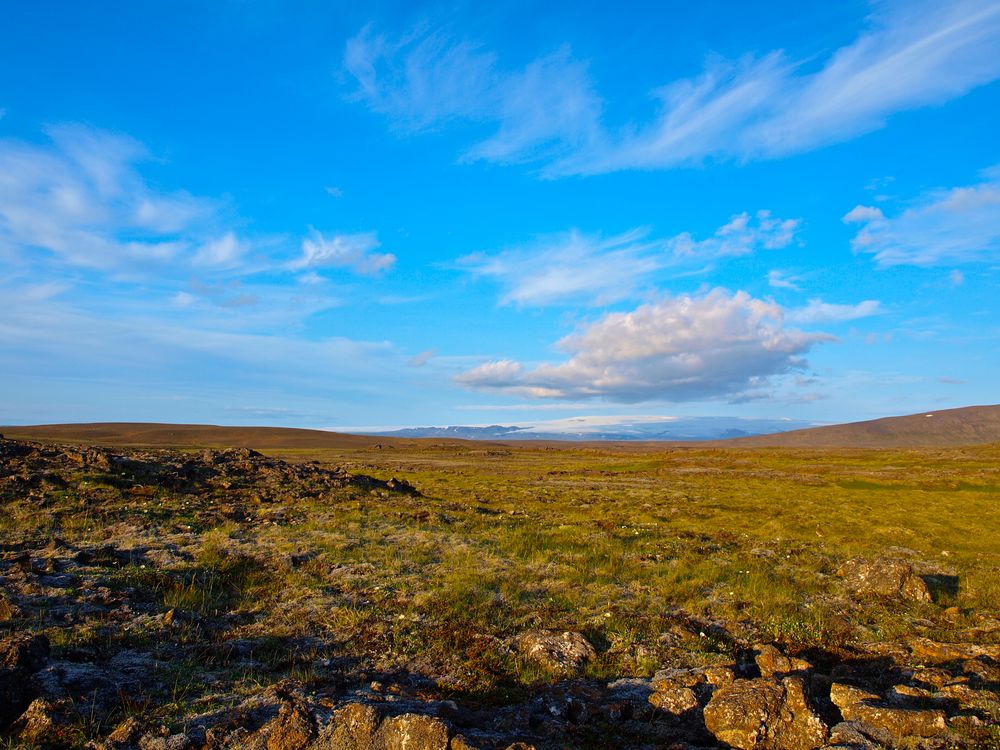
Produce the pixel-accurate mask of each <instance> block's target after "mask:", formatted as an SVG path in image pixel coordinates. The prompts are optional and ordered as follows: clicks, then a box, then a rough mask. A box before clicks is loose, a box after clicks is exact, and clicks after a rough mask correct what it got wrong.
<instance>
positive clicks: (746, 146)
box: [344, 0, 1000, 176]
mask: <svg viewBox="0 0 1000 750" xmlns="http://www.w3.org/2000/svg"><path fill="white" fill-rule="evenodd" d="M998 42H1000V6H998V5H997V4H996V3H994V2H991V1H990V0H956V1H955V2H947V3H943V2H936V1H935V0H924V1H923V2H916V3H914V2H900V1H897V2H880V3H878V4H877V5H876V6H875V9H874V12H872V13H871V14H870V16H869V18H868V19H867V24H866V27H865V29H864V30H863V31H862V33H861V34H860V35H859V36H858V37H857V38H856V39H854V40H853V41H852V42H850V43H849V44H847V45H845V46H843V47H840V48H839V49H837V50H835V51H834V52H833V53H832V54H830V55H829V56H828V57H826V58H825V59H823V60H821V61H820V63H819V65H816V64H815V63H814V61H812V60H801V61H800V60H795V59H791V58H789V57H788V56H787V55H786V54H785V53H784V52H783V51H780V50H775V51H771V52H768V53H765V54H762V55H759V56H755V55H747V56H745V57H744V58H742V59H738V60H724V59H721V58H718V57H711V58H710V59H709V60H708V62H707V63H706V65H705V67H704V69H703V70H702V72H701V73H700V74H698V75H696V76H694V77H692V78H688V79H681V80H675V81H672V82H668V83H666V84H665V85H663V86H661V87H659V88H657V89H655V90H654V91H653V92H652V97H653V100H654V102H655V103H656V111H655V112H654V113H652V115H651V116H649V117H648V118H647V122H646V123H645V124H644V125H639V126H634V125H631V124H630V125H629V126H627V127H623V128H619V129H615V128H609V127H607V126H606V125H605V124H604V122H603V121H604V119H605V116H604V112H605V106H604V103H603V101H602V100H601V99H600V97H599V96H598V95H597V94H596V93H595V87H594V85H593V83H592V82H591V80H590V78H589V76H588V73H587V66H586V63H585V62H582V61H578V60H575V59H573V57H572V56H571V54H570V52H569V51H568V49H561V50H559V51H557V52H556V53H554V54H552V55H549V56H545V57H541V58H538V59H537V60H535V61H534V62H532V63H529V64H528V65H527V66H526V67H524V68H521V69H513V70H512V69H508V68H504V67H503V66H502V65H501V63H500V61H499V59H498V56H497V55H496V54H495V53H493V52H492V51H490V50H488V49H485V48H484V47H483V46H482V45H480V44H477V43H475V42H473V41H470V40H468V39H463V38H460V37H457V36H456V35H454V34H453V33H452V32H451V31H450V30H448V29H446V28H438V29H431V28H428V27H426V26H425V27H422V28H418V29H416V30H414V31H411V32H409V33H407V34H404V35H401V36H399V37H398V38H390V37H388V36H386V35H381V34H376V33H375V32H374V31H373V30H372V28H371V27H366V28H365V29H362V31H361V32H360V33H359V34H358V35H357V36H355V37H354V38H353V39H351V40H350V41H349V42H348V43H347V46H346V49H345V54H344V66H345V69H346V70H347V71H348V73H349V74H350V75H351V76H353V78H354V80H355V82H356V84H357V89H356V98H358V99H360V100H362V101H364V102H365V103H366V104H367V105H368V106H369V107H370V108H372V109H373V110H375V111H377V112H380V113H383V114H385V115H387V116H389V117H390V118H391V119H392V121H393V122H394V123H395V124H396V125H397V126H398V127H401V128H403V129H406V130H409V131H419V130H432V129H435V128H441V127H444V126H446V125H448V124H451V123H454V122H455V121H464V122H473V123H480V124H487V125H489V126H492V127H493V128H495V130H496V132H495V135H494V136H493V137H491V138H490V139H489V140H487V141H485V142H481V143H477V144H474V145H473V146H471V147H470V148H469V149H468V151H467V153H466V156H469V157H472V158H484V159H490V160H494V161H500V162H516V161H537V162H541V163H543V165H544V170H545V172H546V173H547V174H548V175H550V176H559V175H566V174H593V173H600V172H611V171H617V170H623V169H660V168H671V167H676V166H680V165H687V164H697V163H700V162H702V161H704V160H705V159H708V158H715V159H736V160H741V161H745V160H751V159H768V158H776V157H781V156H784V155H787V154H793V153H798V152H803V151H808V150H811V149H815V148H818V147H821V146H824V145H827V144H830V143H835V142H838V141H843V140H846V139H849V138H852V137H855V136H858V135H861V134H863V133H867V132H870V131H872V130H876V129H878V128H881V127H883V126H884V125H885V123H886V121H887V120H888V118H889V117H890V116H892V115H893V114H894V113H897V112H902V111H906V110H911V109H915V108H919V107H925V106H929V105H935V104H940V103H942V102H945V101H948V100H950V99H953V98H955V97H958V96H961V95H963V94H965V93H966V92H968V91H969V90H971V89H973V88H975V87H976V86H980V85H982V84H985V83H988V82H990V81H993V80H995V79H996V78H997V77H1000V57H998V56H997V55H996V54H994V51H995V49H996V45H997V44H998Z"/></svg>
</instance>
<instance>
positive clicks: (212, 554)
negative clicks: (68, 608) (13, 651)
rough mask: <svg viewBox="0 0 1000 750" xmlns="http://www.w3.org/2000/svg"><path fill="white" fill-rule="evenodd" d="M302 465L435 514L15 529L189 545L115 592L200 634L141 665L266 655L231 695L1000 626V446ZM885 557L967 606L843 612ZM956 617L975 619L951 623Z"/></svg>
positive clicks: (126, 506) (115, 571) (453, 684)
mask: <svg viewBox="0 0 1000 750" xmlns="http://www.w3.org/2000/svg"><path fill="white" fill-rule="evenodd" d="M274 453H281V452H278V451H275V452H274ZM501 454H502V455H501ZM284 455H286V456H287V457H289V458H291V459H295V460H298V459H310V460H311V459H317V460H320V461H323V462H326V463H330V464H336V465H341V466H344V467H346V468H348V469H349V470H351V471H354V472H361V473H367V474H371V475H374V476H377V477H380V478H384V479H388V478H389V477H392V476H396V477H399V478H402V479H405V480H406V481H408V482H411V483H412V484H414V485H415V486H416V487H417V488H419V489H420V491H421V492H422V493H423V497H411V496H407V495H403V494H397V493H391V494H388V495H387V496H380V495H371V494H368V493H365V492H362V491H359V490H357V489H356V488H346V489H344V490H343V492H341V493H339V494H336V495H335V496H333V497H330V498H327V499H323V500H317V499H306V498H304V497H300V498H298V499H294V500H293V501H292V502H291V506H290V507H289V508H286V510H289V511H292V512H291V513H289V515H288V517H287V519H286V520H283V521H281V522H278V523H271V522H268V521H267V519H268V518H269V517H270V516H269V514H273V512H274V511H275V510H276V508H275V507H274V506H272V505H270V504H257V505H253V504H252V503H251V504H250V509H251V510H252V511H253V513H254V514H256V515H257V516H258V518H257V520H254V521H253V522H251V523H245V522H242V521H240V520H225V521H223V520H206V519H213V518H216V516H217V514H216V515H213V514H212V511H213V509H214V508H215V507H216V506H218V505H219V504H220V503H223V502H226V496H225V493H217V494H216V495H212V496H204V497H198V498H194V499H192V498H191V497H189V496H181V495H176V496H175V495H171V493H169V492H166V491H164V490H157V491H156V492H155V493H153V494H152V495H149V494H145V495H136V494H135V493H131V494H130V493H129V492H126V491H125V490H124V489H123V488H122V487H121V486H120V485H121V482H119V481H118V480H117V479H116V480H115V481H110V480H107V479H105V478H101V477H94V476H90V477H87V476H82V475H81V477H77V480H78V481H77V483H76V484H71V486H70V487H69V488H68V489H67V490H66V491H64V492H61V493H59V494H58V495H53V499H52V501H51V502H50V503H49V505H47V506H46V507H38V506H37V505H34V504H32V503H31V502H29V501H12V502H9V503H7V507H6V512H5V513H4V514H2V515H0V529H2V530H3V533H4V535H5V537H7V538H8V539H10V540H11V541H15V540H21V541H27V540H38V543H39V545H42V544H47V543H48V541H47V540H48V539H49V538H50V537H51V536H52V535H57V536H61V537H62V538H65V539H66V540H67V541H70V542H72V543H75V544H84V543H98V542H103V541H105V540H106V539H108V534H109V532H108V530H109V529H111V530H113V534H112V536H111V538H110V541H113V542H114V543H116V544H118V545H119V546H124V547H129V546H143V545H144V546H156V545H160V546H161V547H162V546H163V545H164V544H165V543H166V542H169V543H170V544H171V545H174V547H175V548H176V549H177V550H178V557H177V561H176V562H174V563H171V564H167V565H165V566H161V565H157V564H153V563H149V564H147V565H146V567H143V566H142V565H126V566H124V567H120V568H109V569H108V570H107V571H105V572H104V573H103V574H102V575H103V578H102V580H103V581H104V585H107V586H109V587H110V588H112V589H113V590H115V591H117V592H129V596H130V597H132V598H133V599H135V600H136V601H143V602H146V603H148V604H149V605H150V606H151V607H153V608H154V610H156V611H159V612H165V611H167V610H170V609H174V610H176V611H177V612H178V613H191V614H192V615H193V616H196V617H193V618H191V621H192V622H195V623H196V625H177V626H175V627H174V628H172V629H167V630H164V631H162V632H156V633H151V634H149V635H148V636H146V639H145V641H142V642H143V643H145V644H146V645H147V647H151V648H152V647H153V646H151V645H150V644H157V643H162V644H166V645H165V646H164V648H166V647H167V646H169V644H170V643H185V644H189V643H194V642H199V640H200V641H203V642H206V643H208V644H213V643H215V644H222V643H225V642H227V641H229V640H231V639H234V638H241V639H254V642H255V643H258V644H260V646H259V648H258V651H257V653H256V654H255V658H256V657H259V661H260V663H261V665H262V666H260V667H259V668H258V669H257V670H256V671H253V672H251V673H240V674H236V673H233V674H229V673H227V672H226V669H227V668H228V667H227V665H226V663H225V662H224V660H222V659H221V657H219V664H218V665H216V666H217V667H218V670H219V672H220V675H221V678H220V679H223V680H224V681H225V680H227V679H228V680H231V682H232V684H235V685H240V684H246V685H256V684H258V683H267V682H271V681H275V680H278V679H280V678H281V677H282V676H289V675H291V676H293V677H297V678H299V679H302V680H306V681H308V680H311V679H313V678H314V676H315V674H316V672H315V669H316V668H315V666H314V664H313V663H312V662H311V661H310V659H311V658H312V657H311V655H310V654H311V652H309V651H308V650H307V651H305V652H302V653H298V652H296V653H298V655H295V656H293V657H288V651H289V649H291V648H292V646H291V645H290V644H294V643H297V642H298V640H301V639H307V640H308V639H313V640H314V641H316V642H319V643H322V644H325V645H324V647H323V648H324V649H327V651H328V652H329V653H335V654H337V655H339V656H342V657H351V658H353V659H356V660H358V663H359V664H361V665H364V666H365V667H366V668H370V669H372V670H385V671H391V670H393V669H403V670H411V671H418V672H424V673H426V674H428V675H433V676H435V677H440V676H442V675H444V676H446V678H447V679H446V680H444V681H443V682H442V684H443V685H448V686H449V689H450V690H452V691H453V693H454V694H455V695H456V696H469V697H475V698H477V699H480V700H496V701H503V700H507V699H510V698H511V697H514V696H517V695H519V694H521V691H524V690H527V689H529V688H530V687H531V686H533V685H535V684H537V683H538V682H540V681H548V680H551V679H554V677H553V676H552V675H547V674H544V673H542V672H540V671H539V670H538V669H537V668H536V667H533V666H532V665H530V664H525V663H523V662H522V661H521V660H520V659H519V657H518V656H517V655H516V654H514V653H512V652H510V651H509V650H505V648H503V647H501V645H498V644H503V643H508V642H509V641H510V640H511V639H512V637H513V636H515V635H517V634H518V633H520V632H522V631H523V630H525V629H528V628H537V627H541V628H556V629H568V630H579V631H581V632H584V633H585V634H587V636H588V637H589V638H590V639H591V641H592V642H594V643H595V644H597V645H598V646H599V649H598V650H599V652H600V653H599V658H598V659H597V661H596V662H595V663H593V664H592V665H591V666H590V667H589V669H590V674H591V675H592V676H595V677H602V678H604V677H620V676H649V675H650V674H652V673H653V672H654V671H655V670H656V669H657V668H660V667H662V666H664V665H668V664H669V665H681V664H685V663H705V662H706V661H712V660H724V659H726V658H730V657H731V656H732V654H733V651H734V648H735V644H736V643H737V642H742V643H746V642H752V641H754V640H777V641H782V642H784V643H785V644H787V645H788V646H789V647H790V648H792V649H804V648H811V647H816V648H822V649H825V650H828V651H833V652H838V651H841V650H846V649H848V648H849V647H850V646H851V645H852V644H855V643H857V642H859V641H871V640H895V639H900V638H905V637H908V636H909V635H912V634H913V626H912V621H913V620H915V619H920V620H928V621H930V622H932V623H933V625H934V629H933V631H932V632H933V633H934V636H935V637H937V638H940V639H945V640H946V639H948V638H956V639H961V638H962V637H963V635H962V634H963V632H964V629H967V628H968V627H970V624H971V620H970V616H971V615H974V614H978V615H985V616H992V617H998V616H1000V505H998V503H997V502H996V500H997V487H998V486H1000V447H982V448H968V449H951V450H937V451H917V450H907V451H817V450H777V449H760V450H752V451H751V450H720V449H676V448H671V449H667V450H656V449H654V448H649V447H648V446H633V447H625V448H609V449H607V450H603V449H598V448H593V447H589V446H588V447H574V446H569V447H565V448H558V449H553V448H543V447H535V446H518V447H512V448H503V449H496V448H493V447H485V446H477V445H470V446H458V447H456V446H451V447H436V446H434V445H433V444H424V445H421V446H416V447H413V448H408V449H406V450H402V449H399V450H393V451H379V452H376V451H367V450H324V451H311V452H310V451H296V452H285V453H284ZM82 482H87V484H86V485H83V484H82ZM291 491H292V492H293V497H294V488H292V490H291ZM891 548H897V549H896V551H895V552H891V551H890V552H889V553H890V554H897V555H903V556H906V557H909V558H912V559H913V561H914V563H915V564H917V565H925V566H927V567H928V568H935V567H937V568H940V569H941V571H943V572H947V573H950V574H954V575H957V577H958V581H959V584H958V590H957V592H955V593H947V592H945V593H941V594H940V596H939V599H938V601H936V602H934V603H931V604H924V603H901V604H900V603H894V604H885V603H880V602H854V601H852V600H850V599H848V598H845V597H844V595H843V592H842V590H841V588H840V586H839V582H838V579H837V578H836V576H835V575H834V573H835V571H836V569H837V567H839V565H840V564H841V563H842V562H843V561H844V560H845V559H847V558H848V557H851V556H855V555H878V554H885V553H886V552H887V550H891ZM899 548H905V549H899ZM293 556H297V557H296V558H295V560H296V561H295V562H293V561H292V560H293ZM78 588H79V587H78ZM72 595H74V596H76V595H78V591H77V590H76V589H74V591H73V592H72ZM949 606H957V607H958V608H959V609H960V611H961V614H960V616H958V617H957V618H955V617H945V616H944V615H943V610H944V608H945V607H949ZM183 619H184V618H183V617H180V616H179V617H178V620H183ZM710 621H715V622H722V623H725V624H726V629H724V630H717V629H712V628H709V627H708V625H707V624H706V623H709V622H710ZM184 622H187V621H186V620H185V621H184ZM116 627H119V626H118V625H116V624H115V623H114V622H112V621H104V620H101V619H100V618H95V619H94V621H92V622H83V623H73V624H72V625H60V624H58V623H46V624H45V629H46V632H47V633H49V634H50V636H51V637H52V639H53V645H54V648H55V649H56V650H57V652H61V651H65V650H69V649H73V648H78V647H81V646H88V647H90V646H94V647H100V648H102V649H106V650H113V649H114V648H121V647H124V646H126V645H129V644H134V643H135V642H136V641H137V639H141V638H142V635H141V634H138V635H137V634H127V635H126V634H122V633H119V632H118V631H116V630H115V628H116ZM685 628H687V630H685ZM164 639H165V640H164ZM297 639H298V640H297ZM309 642H312V641H309ZM268 644H271V645H270V646H268ZM313 661H315V660H313ZM216 666H213V669H214V668H216ZM170 683H171V686H172V687H171V691H172V692H171V697H170V699H169V700H168V701H167V703H168V704H169V705H170V706H171V708H170V709H169V712H168V713H170V714H171V715H181V714H182V713H183V710H184V707H185V706H186V705H187V704H188V703H190V701H191V700H193V699H195V698H197V696H198V695H199V694H200V692H201V691H203V690H204V688H203V686H201V685H200V684H199V683H198V681H197V680H194V679H192V678H191V674H190V670H189V669H187V668H184V669H178V670H177V674H175V675H173V676H172V678H171V680H170ZM164 711H166V709H164ZM989 741H993V742H995V736H994V738H993V739H991V740H989Z"/></svg>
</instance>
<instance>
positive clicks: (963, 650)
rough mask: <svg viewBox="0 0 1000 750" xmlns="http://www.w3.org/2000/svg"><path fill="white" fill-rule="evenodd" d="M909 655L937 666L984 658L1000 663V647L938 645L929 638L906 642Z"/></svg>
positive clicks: (965, 644) (967, 644)
mask: <svg viewBox="0 0 1000 750" xmlns="http://www.w3.org/2000/svg"><path fill="white" fill-rule="evenodd" d="M908 645H909V647H910V653H911V654H913V656H914V657H915V658H916V659H919V660H921V661H923V662H929V663H935V664H939V663H941V662H947V661H965V660H967V659H979V658H981V657H986V658H988V659H992V660H993V661H998V662H1000V645H988V644H978V643H938V642H936V641H932V640H930V639H929V638H913V639H911V640H910V641H909V642H908Z"/></svg>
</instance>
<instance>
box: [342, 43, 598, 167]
mask: <svg viewBox="0 0 1000 750" xmlns="http://www.w3.org/2000/svg"><path fill="white" fill-rule="evenodd" d="M344 67H345V69H346V70H347V72H348V73H350V75H351V76H353V78H354V80H355V82H356V84H357V88H356V90H355V92H354V97H355V98H357V99H359V100H361V101H363V102H365V103H366V104H367V105H368V106H369V107H370V108H371V109H373V110H374V111H376V112H379V113H381V114H384V115H386V116H388V117H389V118H390V120H391V121H392V123H393V124H394V126H396V127H397V128H398V129H400V130H402V131H405V132H420V131H428V130H433V129H436V128H440V127H442V126H444V125H447V124H449V123H454V122H465V123H479V124H484V123H485V124H486V125H488V126H490V127H492V128H493V130H494V132H493V134H492V135H491V136H489V137H488V138H486V139H485V140H482V141H479V142H478V143H475V144H474V145H472V146H470V147H469V149H468V150H467V151H466V153H465V154H464V156H465V158H468V159H489V160H492V161H500V162H508V161H525V160H530V159H535V158H542V157H546V158H551V157H553V156H556V155H559V154H562V153H564V152H565V151H566V150H568V149H571V148H580V147H583V146H585V145H586V144H588V143H589V142H590V141H591V140H592V139H593V137H594V134H595V133H596V132H597V117H598V114H599V110H600V103H599V100H598V99H597V97H596V95H595V94H594V93H593V92H592V91H591V87H590V83H589V80H588V76H587V70H586V65H585V64H583V63H581V62H579V61H577V60H574V59H573V57H572V55H571V53H570V51H569V49H568V48H567V47H563V48H560V49H557V50H556V51H554V52H553V53H551V54H549V55H546V56H543V57H540V58H537V59H535V60H533V61H532V62H530V63H528V64H527V65H526V66H525V67H523V68H520V69H504V68H502V67H501V66H500V64H499V61H498V59H497V56H496V55H495V54H494V53H492V52H490V51H488V50H485V49H483V47H482V46H481V45H478V44H476V43H475V42H473V41H470V40H468V39H463V38H460V37H457V36H455V35H454V34H452V33H451V32H450V31H449V30H448V29H446V28H439V29H433V28H430V27H429V26H427V25H423V26H420V27H418V28H416V29H414V30H412V31H410V32H409V33H406V34H404V35H402V36H399V37H390V36H389V35H386V34H379V33H376V32H375V31H374V29H373V28H372V27H371V26H366V27H365V28H364V29H362V30H361V31H360V33H358V34H357V35H356V36H355V37H353V38H352V39H350V40H349V41H348V42H347V46H346V48H345V51H344Z"/></svg>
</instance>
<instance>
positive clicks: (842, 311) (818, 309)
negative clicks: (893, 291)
mask: <svg viewBox="0 0 1000 750" xmlns="http://www.w3.org/2000/svg"><path fill="white" fill-rule="evenodd" d="M881 312H882V303H881V302H879V301H878V300H874V299H866V300H864V301H863V302H859V303H858V304H856V305H835V304H831V303H829V302H824V301H823V300H821V299H811V300H809V303H808V304H807V305H806V306H805V307H801V308H799V309H797V310H791V311H789V313H788V320H790V321H791V322H793V323H801V324H806V325H808V324H812V323H842V322H844V321H848V320H858V319H860V318H869V317H871V316H872V315H878V314H879V313H881Z"/></svg>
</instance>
